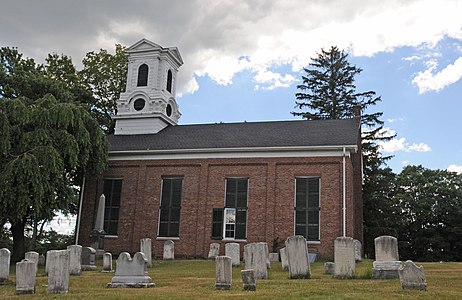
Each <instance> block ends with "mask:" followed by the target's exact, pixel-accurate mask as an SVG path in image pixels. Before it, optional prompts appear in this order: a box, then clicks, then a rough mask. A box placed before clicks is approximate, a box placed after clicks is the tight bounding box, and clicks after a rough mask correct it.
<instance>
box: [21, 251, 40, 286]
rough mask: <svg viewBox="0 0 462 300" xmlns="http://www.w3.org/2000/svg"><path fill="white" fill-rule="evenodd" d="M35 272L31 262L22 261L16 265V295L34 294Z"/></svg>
mask: <svg viewBox="0 0 462 300" xmlns="http://www.w3.org/2000/svg"><path fill="white" fill-rule="evenodd" d="M37 258H38V254H37ZM36 272H37V271H36V264H35V262H34V261H32V260H28V259H23V260H22V261H20V262H17V263H16V294H34V293H35V274H36Z"/></svg>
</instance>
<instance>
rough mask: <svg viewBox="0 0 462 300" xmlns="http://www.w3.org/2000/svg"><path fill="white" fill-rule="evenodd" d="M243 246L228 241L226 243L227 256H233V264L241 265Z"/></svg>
mask: <svg viewBox="0 0 462 300" xmlns="http://www.w3.org/2000/svg"><path fill="white" fill-rule="evenodd" d="M240 255H241V246H240V245H239V244H238V243H226V245H225V256H229V257H231V264H232V265H233V266H239V265H240V263H241V259H240Z"/></svg>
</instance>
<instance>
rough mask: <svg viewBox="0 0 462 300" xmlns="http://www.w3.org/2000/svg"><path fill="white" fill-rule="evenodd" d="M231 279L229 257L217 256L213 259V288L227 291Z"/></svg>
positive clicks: (231, 272)
mask: <svg viewBox="0 0 462 300" xmlns="http://www.w3.org/2000/svg"><path fill="white" fill-rule="evenodd" d="M232 279H233V268H232V264H231V257H229V256H217V257H216V258H215V288H216V289H217V290H229V289H230V288H231V284H232Z"/></svg>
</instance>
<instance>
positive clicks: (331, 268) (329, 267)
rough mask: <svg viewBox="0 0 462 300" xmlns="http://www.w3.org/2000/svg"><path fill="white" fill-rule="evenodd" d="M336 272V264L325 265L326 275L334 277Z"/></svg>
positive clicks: (328, 263) (327, 263)
mask: <svg viewBox="0 0 462 300" xmlns="http://www.w3.org/2000/svg"><path fill="white" fill-rule="evenodd" d="M334 272H335V263H333V262H326V263H324V274H330V275H334Z"/></svg>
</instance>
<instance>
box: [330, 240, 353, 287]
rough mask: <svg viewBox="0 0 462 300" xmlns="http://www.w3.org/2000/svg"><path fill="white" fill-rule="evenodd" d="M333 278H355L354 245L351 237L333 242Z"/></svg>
mask: <svg viewBox="0 0 462 300" xmlns="http://www.w3.org/2000/svg"><path fill="white" fill-rule="evenodd" d="M334 261H335V266H334V277H335V278H341V279H343V278H353V277H354V276H355V268H356V261H355V245H354V242H353V238H351V237H338V238H336V239H335V241H334Z"/></svg>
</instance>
